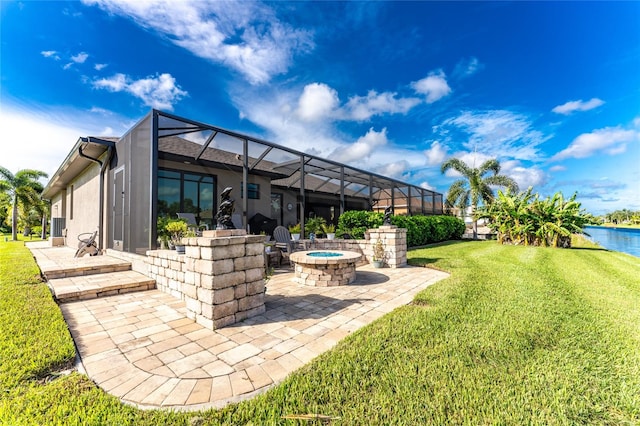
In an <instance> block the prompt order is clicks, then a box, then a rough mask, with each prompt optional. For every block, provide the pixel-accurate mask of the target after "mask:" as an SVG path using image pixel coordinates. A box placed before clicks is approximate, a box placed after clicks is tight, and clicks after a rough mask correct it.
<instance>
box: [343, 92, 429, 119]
mask: <svg viewBox="0 0 640 426" xmlns="http://www.w3.org/2000/svg"><path fill="white" fill-rule="evenodd" d="M396 96H397V93H391V92H384V93H377V92H376V91H375V90H370V91H369V93H367V96H353V97H351V98H350V99H349V101H348V102H347V104H346V105H345V110H346V111H347V112H346V116H347V117H348V118H350V119H353V120H357V121H364V120H368V119H369V118H371V117H372V116H374V115H380V114H385V113H391V114H397V113H400V114H406V113H407V112H408V111H409V110H410V109H411V108H413V107H414V106H416V105H418V104H419V103H420V100H419V99H416V98H400V99H397V98H396Z"/></svg>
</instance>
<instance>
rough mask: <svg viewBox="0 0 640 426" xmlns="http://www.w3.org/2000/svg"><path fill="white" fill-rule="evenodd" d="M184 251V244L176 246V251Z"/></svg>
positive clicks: (179, 252)
mask: <svg viewBox="0 0 640 426" xmlns="http://www.w3.org/2000/svg"><path fill="white" fill-rule="evenodd" d="M184 252H185V246H176V253H178V254H184Z"/></svg>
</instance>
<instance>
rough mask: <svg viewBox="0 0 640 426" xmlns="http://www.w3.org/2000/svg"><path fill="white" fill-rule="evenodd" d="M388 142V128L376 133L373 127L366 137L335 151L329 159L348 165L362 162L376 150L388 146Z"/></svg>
mask: <svg viewBox="0 0 640 426" xmlns="http://www.w3.org/2000/svg"><path fill="white" fill-rule="evenodd" d="M388 141H389V140H388V138H387V129H386V128H384V129H382V130H381V131H379V132H376V131H375V130H374V129H373V127H371V128H370V129H369V131H368V132H367V133H366V134H365V135H364V136H362V137H360V138H358V140H357V141H355V142H354V143H352V144H350V145H347V146H346V147H341V148H338V149H337V150H335V151H333V152H332V153H331V154H330V155H329V157H328V158H334V159H335V160H336V161H339V162H341V163H347V164H348V163H350V162H354V161H356V160H357V161H359V162H361V161H363V160H366V159H367V158H369V157H370V156H371V154H372V153H373V152H374V151H375V150H376V149H379V148H381V147H383V146H384V145H386V144H387V143H388Z"/></svg>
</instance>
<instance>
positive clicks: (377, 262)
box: [371, 260, 384, 268]
mask: <svg viewBox="0 0 640 426" xmlns="http://www.w3.org/2000/svg"><path fill="white" fill-rule="evenodd" d="M371 263H373V267H374V268H382V267H383V266H384V260H373V261H372V262H371Z"/></svg>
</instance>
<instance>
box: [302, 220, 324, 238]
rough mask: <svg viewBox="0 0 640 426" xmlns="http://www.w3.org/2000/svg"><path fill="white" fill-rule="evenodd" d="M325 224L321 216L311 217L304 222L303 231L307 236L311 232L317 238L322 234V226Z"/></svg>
mask: <svg viewBox="0 0 640 426" xmlns="http://www.w3.org/2000/svg"><path fill="white" fill-rule="evenodd" d="M326 224H327V221H326V220H325V219H324V218H323V217H322V216H317V217H312V218H309V219H307V220H306V221H305V223H304V230H305V231H306V234H307V235H309V234H311V233H312V232H313V233H314V234H315V235H316V236H318V235H320V234H322V233H323V232H324V231H323V227H324V225H326Z"/></svg>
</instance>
